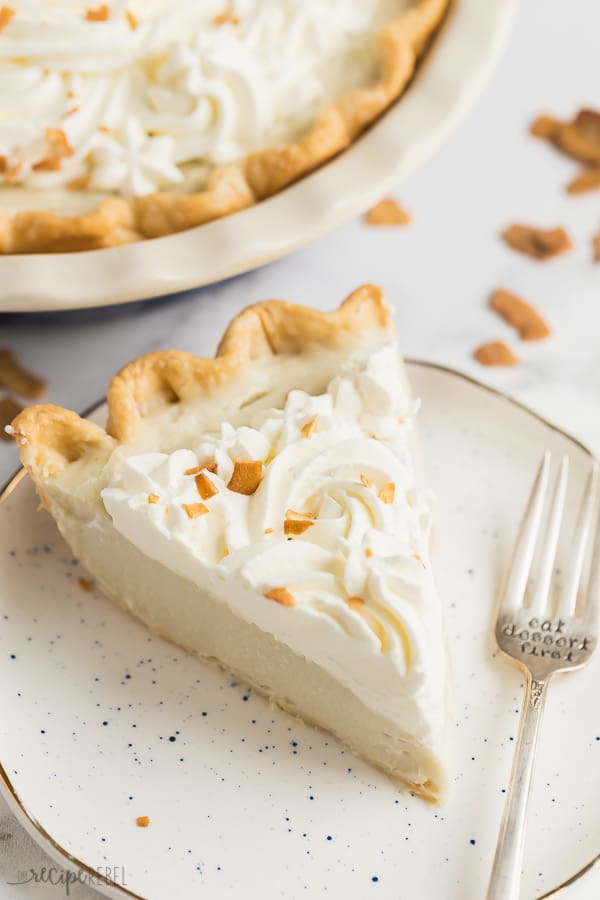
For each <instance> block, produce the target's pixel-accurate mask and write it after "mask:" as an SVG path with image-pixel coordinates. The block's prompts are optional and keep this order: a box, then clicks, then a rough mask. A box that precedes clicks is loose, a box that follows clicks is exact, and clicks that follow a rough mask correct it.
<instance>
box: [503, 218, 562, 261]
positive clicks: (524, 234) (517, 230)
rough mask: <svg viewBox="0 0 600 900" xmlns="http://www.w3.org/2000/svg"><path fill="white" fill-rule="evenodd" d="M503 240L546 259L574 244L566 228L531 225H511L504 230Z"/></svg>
mask: <svg viewBox="0 0 600 900" xmlns="http://www.w3.org/2000/svg"><path fill="white" fill-rule="evenodd" d="M501 236H502V240H503V241H504V243H505V244H508V246H509V247H512V249H513V250H518V251H519V252H520V253H526V254H527V255H528V256H533V258H534V259H539V260H546V259H551V257H553V256H558V255H559V254H560V253H566V252H567V250H570V249H571V248H572V246H573V244H572V242H571V238H570V237H569V235H568V234H567V232H566V231H565V229H564V228H549V229H543V228H535V227H533V226H531V225H511V226H509V227H508V228H505V230H504V231H503V232H502V235H501Z"/></svg>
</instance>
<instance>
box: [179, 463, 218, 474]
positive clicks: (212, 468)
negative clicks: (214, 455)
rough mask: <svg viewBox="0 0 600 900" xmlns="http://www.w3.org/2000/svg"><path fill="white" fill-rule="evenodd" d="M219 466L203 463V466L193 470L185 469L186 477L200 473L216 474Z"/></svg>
mask: <svg viewBox="0 0 600 900" xmlns="http://www.w3.org/2000/svg"><path fill="white" fill-rule="evenodd" d="M216 471H217V464H216V463H202V465H201V466H192V468H191V469H184V472H183V474H184V475H197V474H198V473H199V472H212V474H213V475H214V474H216Z"/></svg>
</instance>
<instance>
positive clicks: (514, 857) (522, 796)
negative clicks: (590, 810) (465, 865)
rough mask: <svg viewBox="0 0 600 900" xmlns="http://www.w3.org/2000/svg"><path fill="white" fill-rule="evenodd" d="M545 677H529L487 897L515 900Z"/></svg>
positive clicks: (544, 698) (543, 698)
mask: <svg viewBox="0 0 600 900" xmlns="http://www.w3.org/2000/svg"><path fill="white" fill-rule="evenodd" d="M547 686H548V681H547V680H540V681H538V680H537V679H535V678H531V677H530V676H528V678H527V684H526V686H525V702H524V705H523V711H522V712H521V721H520V724H519V734H518V736H517V742H516V747H515V758H514V761H513V767H512V772H511V775H510V783H509V785H508V793H507V796H506V805H505V807H504V815H503V817H502V825H501V826H500V835H499V836H498V844H497V846H496V856H495V857H494V866H493V868H492V875H491V878H490V884H489V888H488V892H487V900H518V898H519V894H520V883H521V866H522V862H523V848H524V843H525V816H526V813H527V801H528V800H529V793H530V789H531V776H532V774H533V764H534V759H535V750H536V746H537V742H538V737H539V735H540V731H541V725H542V716H543V713H544V704H545V702H546V688H547Z"/></svg>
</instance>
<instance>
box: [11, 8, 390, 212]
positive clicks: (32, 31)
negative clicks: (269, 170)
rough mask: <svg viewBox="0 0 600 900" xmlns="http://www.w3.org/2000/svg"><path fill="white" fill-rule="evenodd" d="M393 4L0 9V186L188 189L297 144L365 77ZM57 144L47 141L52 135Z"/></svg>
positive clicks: (370, 75) (366, 80)
mask: <svg viewBox="0 0 600 900" xmlns="http://www.w3.org/2000/svg"><path fill="white" fill-rule="evenodd" d="M403 5H404V4H403V3H402V2H401V0H362V2H361V3H356V2H355V0H270V2H269V3H264V2H261V0H231V2H229V0H109V2H106V3H100V2H96V0H86V2H81V0H11V4H10V7H7V9H9V10H10V12H12V15H10V13H9V15H8V20H7V21H6V19H5V20H4V22H3V24H2V26H0V184H1V183H2V182H4V183H6V184H17V185H25V186H27V187H33V188H56V187H64V186H72V187H77V188H88V189H90V190H93V191H100V192H114V193H120V194H123V195H139V194H146V193H148V192H152V191H155V190H171V191H177V190H179V191H182V190H183V191H189V190H193V189H197V188H200V187H201V186H202V185H203V184H204V182H205V180H206V177H207V174H208V173H209V172H210V171H211V169H212V168H213V167H214V166H215V165H217V164H219V163H223V162H228V161H231V160H234V159H237V158H239V157H241V156H244V155H245V154H247V153H248V152H250V151H252V150H255V149H258V148H261V147H265V146H271V145H275V144H279V143H287V142H289V141H290V140H293V139H294V138H295V137H297V136H299V135H300V134H301V133H302V132H303V131H304V130H306V128H307V127H308V126H309V125H310V124H311V122H312V121H313V120H314V117H315V115H316V113H317V111H318V109H319V107H320V106H321V105H322V104H323V103H325V102H327V101H328V100H329V99H332V98H334V97H336V96H339V95H340V94H341V93H343V92H344V91H345V90H347V89H349V88H353V87H357V86H359V85H364V84H368V83H369V82H370V81H372V79H373V78H374V77H375V74H376V73H375V41H374V35H375V33H376V31H377V29H378V28H379V27H380V26H381V25H382V24H384V22H385V21H387V20H389V19H390V18H392V17H393V15H395V14H397V12H398V11H399V9H401V8H402V6H403ZM57 130H58V131H60V136H59V137H60V141H58V140H57V135H56V131H57Z"/></svg>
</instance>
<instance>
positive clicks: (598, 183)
mask: <svg viewBox="0 0 600 900" xmlns="http://www.w3.org/2000/svg"><path fill="white" fill-rule="evenodd" d="M598 188H600V165H598V166H591V167H590V168H589V169H582V170H581V172H580V173H579V175H576V176H575V178H573V179H572V180H571V181H570V182H569V183H568V185H567V192H568V193H569V194H586V193H587V192H588V191H596V190H598Z"/></svg>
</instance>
